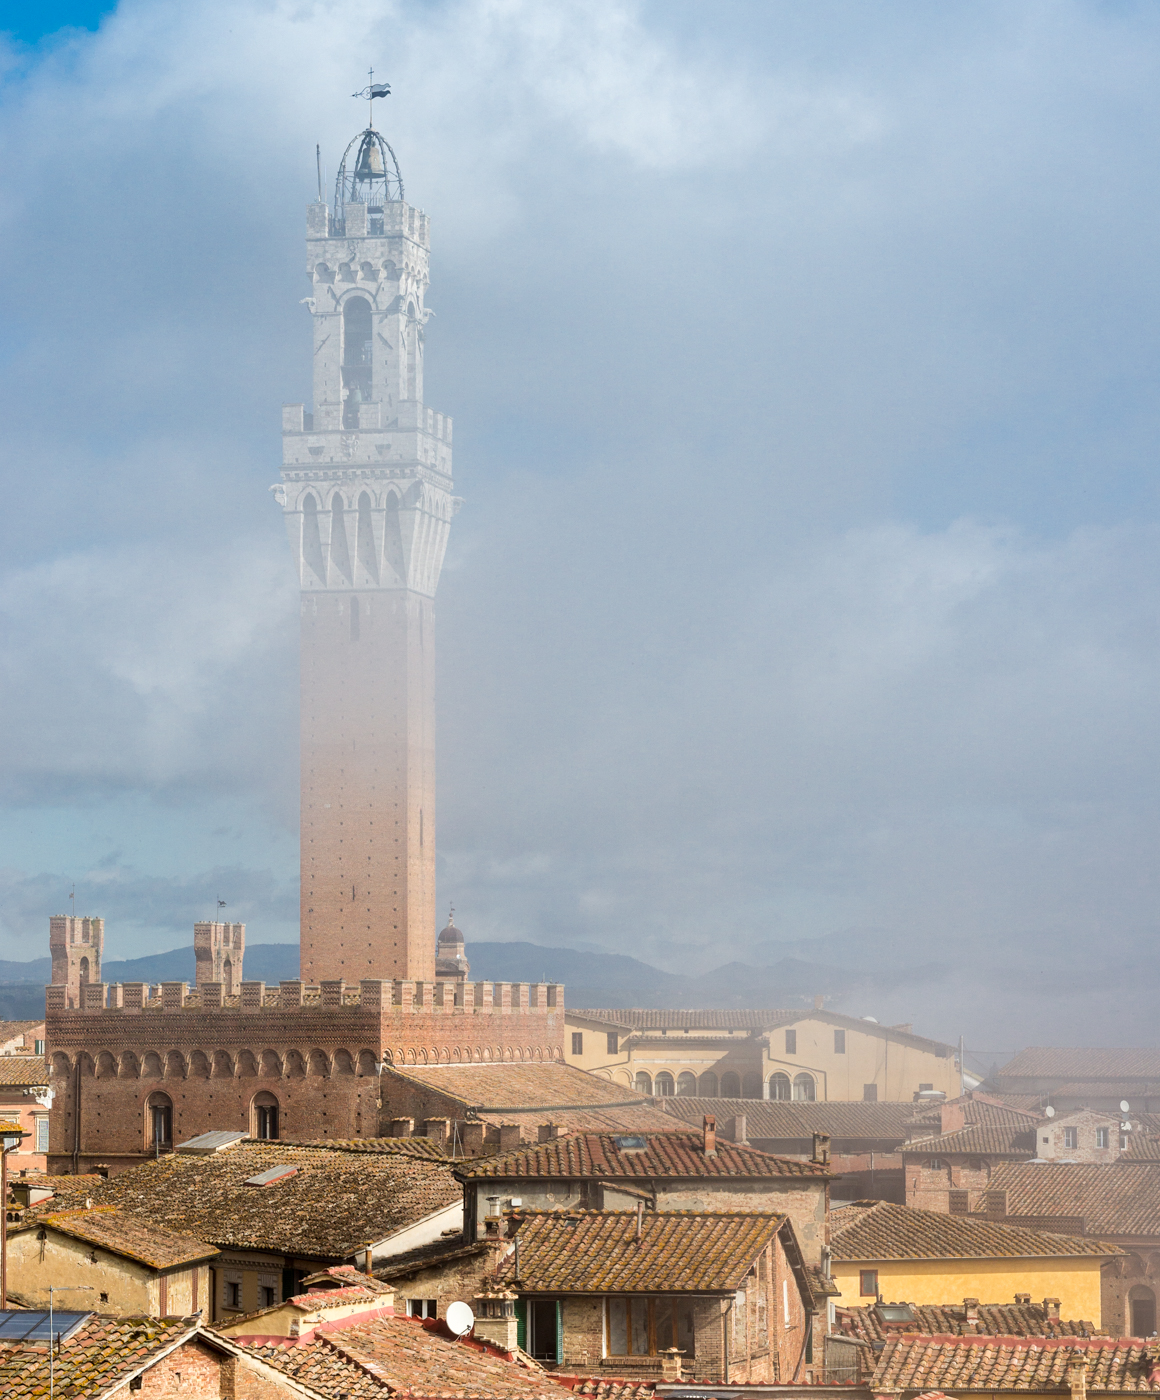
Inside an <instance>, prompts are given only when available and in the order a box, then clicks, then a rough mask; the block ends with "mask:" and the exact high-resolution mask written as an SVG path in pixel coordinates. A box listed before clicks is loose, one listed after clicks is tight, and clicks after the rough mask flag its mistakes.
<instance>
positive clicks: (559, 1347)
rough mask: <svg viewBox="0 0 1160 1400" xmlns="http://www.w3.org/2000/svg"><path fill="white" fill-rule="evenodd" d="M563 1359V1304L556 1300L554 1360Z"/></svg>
mask: <svg viewBox="0 0 1160 1400" xmlns="http://www.w3.org/2000/svg"><path fill="white" fill-rule="evenodd" d="M563 1359H564V1304H563V1302H562V1301H561V1300H560V1299H559V1298H557V1299H556V1360H557V1362H559V1361H563Z"/></svg>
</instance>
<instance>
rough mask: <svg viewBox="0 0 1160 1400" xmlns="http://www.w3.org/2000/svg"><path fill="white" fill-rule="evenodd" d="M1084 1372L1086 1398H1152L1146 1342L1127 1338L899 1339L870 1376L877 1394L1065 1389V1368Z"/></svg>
mask: <svg viewBox="0 0 1160 1400" xmlns="http://www.w3.org/2000/svg"><path fill="white" fill-rule="evenodd" d="M1072 1366H1083V1367H1084V1368H1085V1370H1086V1373H1087V1389H1088V1392H1089V1393H1090V1392H1092V1391H1115V1392H1125V1391H1126V1392H1128V1393H1132V1392H1135V1391H1140V1392H1148V1393H1151V1392H1154V1391H1156V1390H1157V1389H1160V1386H1157V1385H1155V1384H1153V1383H1152V1381H1151V1380H1150V1379H1149V1377H1150V1375H1151V1373H1152V1365H1151V1362H1150V1361H1149V1359H1148V1347H1147V1345H1146V1344H1145V1343H1144V1342H1136V1341H1132V1340H1131V1339H1130V1338H1125V1339H1115V1338H1101V1337H1093V1338H1088V1339H1084V1338H1079V1337H1074V1338H1073V1337H1064V1338H1060V1339H1058V1340H1052V1339H1041V1340H1029V1339H1026V1338H1021V1337H912V1336H905V1337H898V1338H894V1339H892V1340H890V1341H888V1342H887V1343H886V1346H885V1348H884V1350H883V1352H882V1356H881V1358H880V1359H879V1362H878V1365H877V1367H876V1368H875V1371H874V1379H873V1382H872V1386H873V1389H874V1390H876V1391H878V1390H925V1389H930V1388H934V1387H937V1388H938V1389H940V1390H948V1389H949V1390H953V1391H956V1392H958V1391H963V1390H990V1391H1022V1390H1027V1391H1043V1390H1053V1391H1063V1392H1064V1393H1066V1392H1067V1390H1068V1379H1067V1373H1068V1369H1069V1368H1070V1367H1072Z"/></svg>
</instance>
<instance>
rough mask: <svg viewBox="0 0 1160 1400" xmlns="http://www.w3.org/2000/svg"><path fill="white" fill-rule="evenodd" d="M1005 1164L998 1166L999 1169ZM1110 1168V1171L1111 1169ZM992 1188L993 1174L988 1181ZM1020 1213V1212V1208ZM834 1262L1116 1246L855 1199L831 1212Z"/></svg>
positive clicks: (1100, 1254)
mask: <svg viewBox="0 0 1160 1400" xmlns="http://www.w3.org/2000/svg"><path fill="white" fill-rule="evenodd" d="M1002 1169H1003V1168H1000V1170H1002ZM1113 1170H1114V1169H1113ZM991 1185H992V1188H993V1187H994V1178H992V1181H991ZM1019 1213H1020V1214H1024V1212H1022V1211H1020V1212H1019ZM830 1229H831V1248H832V1250H833V1257H834V1259H835V1260H840V1261H843V1262H849V1261H854V1260H863V1259H865V1260H873V1259H1032V1258H1036V1259H1038V1258H1051V1257H1056V1256H1059V1257H1065V1256H1071V1257H1074V1256H1076V1255H1090V1256H1092V1257H1093V1258H1107V1257H1108V1256H1109V1255H1113V1254H1118V1253H1119V1252H1120V1251H1119V1250H1118V1249H1117V1248H1116V1247H1115V1245H1109V1244H1104V1243H1102V1242H1101V1241H1099V1240H1092V1239H1087V1238H1080V1237H1079V1236H1076V1235H1052V1234H1047V1233H1046V1232H1044V1231H1042V1230H1027V1229H1024V1228H1023V1227H1022V1226H1017V1225H997V1224H994V1223H993V1222H992V1221H990V1220H980V1219H978V1218H975V1217H968V1216H962V1215H944V1214H942V1213H941V1212H940V1211H934V1210H915V1209H914V1208H913V1207H912V1206H900V1205H895V1204H894V1203H893V1202H891V1201H856V1202H854V1204H853V1205H849V1206H839V1207H838V1208H837V1209H836V1210H833V1211H831V1213H830Z"/></svg>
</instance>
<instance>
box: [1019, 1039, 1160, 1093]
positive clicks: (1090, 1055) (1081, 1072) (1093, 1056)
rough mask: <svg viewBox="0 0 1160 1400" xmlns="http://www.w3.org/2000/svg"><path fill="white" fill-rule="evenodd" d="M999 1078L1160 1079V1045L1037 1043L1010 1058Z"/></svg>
mask: <svg viewBox="0 0 1160 1400" xmlns="http://www.w3.org/2000/svg"><path fill="white" fill-rule="evenodd" d="M995 1079H996V1080H997V1081H998V1082H999V1083H1000V1084H1002V1083H1003V1082H1004V1081H1006V1080H1009V1079H1075V1080H1086V1081H1091V1080H1097V1081H1098V1080H1107V1081H1109V1082H1112V1083H1115V1082H1116V1081H1118V1080H1121V1079H1155V1080H1160V1049H1151V1048H1141V1049H1119V1050H1116V1049H1083V1048H1077V1047H1075V1046H1047V1045H1033V1046H1029V1047H1028V1048H1027V1049H1026V1050H1021V1051H1020V1052H1019V1054H1018V1055H1016V1056H1015V1058H1014V1059H1013V1060H1009V1061H1008V1062H1007V1063H1006V1064H1005V1065H1004V1066H1003V1068H1002V1069H1001V1070H1000V1071H999V1073H998V1074H997V1075H996V1076H995ZM1089 1087H1090V1085H1089Z"/></svg>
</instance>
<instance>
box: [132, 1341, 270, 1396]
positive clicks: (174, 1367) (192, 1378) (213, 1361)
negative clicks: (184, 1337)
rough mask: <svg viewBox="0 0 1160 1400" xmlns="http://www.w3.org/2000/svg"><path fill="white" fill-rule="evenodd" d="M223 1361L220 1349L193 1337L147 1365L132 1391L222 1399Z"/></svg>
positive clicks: (147, 1393)
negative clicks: (150, 1364) (135, 1388)
mask: <svg viewBox="0 0 1160 1400" xmlns="http://www.w3.org/2000/svg"><path fill="white" fill-rule="evenodd" d="M222 1362H223V1357H222V1355H221V1353H220V1352H217V1351H214V1350H212V1349H211V1348H210V1347H209V1346H207V1345H206V1344H205V1343H204V1342H202V1341H199V1340H198V1339H197V1338H196V1337H194V1338H192V1339H191V1340H190V1341H188V1342H185V1343H184V1344H183V1345H182V1346H179V1347H177V1348H176V1349H175V1350H173V1351H171V1352H170V1353H169V1355H168V1356H165V1357H162V1359H161V1360H160V1361H158V1362H157V1363H156V1364H155V1365H153V1366H150V1367H149V1369H148V1370H147V1371H146V1372H145V1374H144V1375H143V1376H142V1378H141V1389H140V1390H139V1391H136V1392H134V1393H135V1394H137V1395H140V1396H141V1400H172V1397H173V1396H174V1395H179V1396H181V1397H182V1400H221V1397H222V1396H223V1395H224V1394H226V1393H227V1392H226V1391H224V1390H223V1388H222ZM125 1393H126V1394H128V1390H127V1389H126V1392H125ZM286 1393H288V1392H283V1396H284V1395H285V1394H286ZM255 1400H257V1397H255ZM271 1400H273V1397H271ZM279 1400H283V1397H279Z"/></svg>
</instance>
